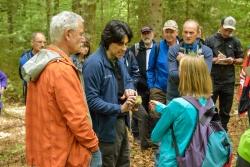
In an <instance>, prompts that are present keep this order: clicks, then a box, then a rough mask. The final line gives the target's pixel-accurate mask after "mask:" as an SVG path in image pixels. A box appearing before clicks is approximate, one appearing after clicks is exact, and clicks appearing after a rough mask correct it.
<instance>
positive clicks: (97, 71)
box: [83, 46, 134, 143]
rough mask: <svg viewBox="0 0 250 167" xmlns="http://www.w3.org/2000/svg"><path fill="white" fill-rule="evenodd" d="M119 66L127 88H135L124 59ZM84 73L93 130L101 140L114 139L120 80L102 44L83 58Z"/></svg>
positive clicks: (118, 112)
mask: <svg viewBox="0 0 250 167" xmlns="http://www.w3.org/2000/svg"><path fill="white" fill-rule="evenodd" d="M118 67H119V68H120V71H121V76H122V77H123V81H124V89H134V85H133V80H132V79H131V78H130V76H129V74H128V71H127V68H126V66H125V64H124V60H118ZM83 74H84V82H85V91H86V97H87V101H88V106H89V109H90V113H91V117H92V121H93V127H94V130H95V132H96V134H97V136H98V138H99V140H100V141H101V142H111V143H112V142H115V135H116V134H115V124H116V120H117V116H118V115H119V114H120V113H121V105H120V104H119V102H118V98H119V97H118V85H117V80H116V78H115V75H114V71H113V68H112V66H111V63H110V61H109V60H108V58H107V55H106V50H105V48H104V47H103V46H100V48H99V49H98V50H97V51H96V52H95V53H93V54H92V55H91V56H90V57H89V58H88V59H87V60H86V61H85V62H84V65H83ZM127 121H128V120H127ZM127 124H128V122H127Z"/></svg>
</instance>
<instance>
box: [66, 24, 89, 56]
mask: <svg viewBox="0 0 250 167" xmlns="http://www.w3.org/2000/svg"><path fill="white" fill-rule="evenodd" d="M84 41H85V37H84V26H83V24H82V22H80V21H79V22H78V26H77V28H76V29H75V30H68V34H67V42H68V46H69V52H70V54H75V53H77V52H79V51H80V50H81V47H82V45H83V43H84Z"/></svg>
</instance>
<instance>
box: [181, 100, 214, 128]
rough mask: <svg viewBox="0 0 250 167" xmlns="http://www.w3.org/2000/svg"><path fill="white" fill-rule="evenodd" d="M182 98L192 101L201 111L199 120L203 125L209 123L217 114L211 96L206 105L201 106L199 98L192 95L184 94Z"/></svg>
mask: <svg viewBox="0 0 250 167" xmlns="http://www.w3.org/2000/svg"><path fill="white" fill-rule="evenodd" d="M182 98H183V99H185V100H186V101H188V102H189V103H191V104H192V105H193V106H194V107H195V108H196V109H197V110H198V111H199V112H198V114H199V121H200V123H201V124H203V125H205V124H207V123H209V122H210V121H211V120H212V118H213V116H214V115H215V114H216V113H215V112H214V103H213V100H212V99H211V98H209V99H208V100H207V103H206V105H205V106H201V105H200V103H199V102H198V100H197V99H195V98H194V97H192V96H183V97H182Z"/></svg>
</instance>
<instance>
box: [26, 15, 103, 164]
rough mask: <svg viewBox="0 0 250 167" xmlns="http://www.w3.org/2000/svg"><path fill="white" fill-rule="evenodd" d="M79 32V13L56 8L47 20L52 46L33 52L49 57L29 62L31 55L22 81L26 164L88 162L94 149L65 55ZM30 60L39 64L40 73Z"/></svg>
mask: <svg viewBox="0 0 250 167" xmlns="http://www.w3.org/2000/svg"><path fill="white" fill-rule="evenodd" d="M83 34H84V26H83V19H82V17H81V16H79V15H77V14H75V13H73V12H61V13H59V14H58V15H56V16H54V17H53V18H52V21H51V25H50V37H51V41H52V45H50V46H48V48H47V49H42V50H41V51H40V52H39V53H38V54H37V57H39V56H43V62H44V60H45V59H47V58H49V57H54V59H52V60H49V61H48V63H44V64H43V63H42V62H36V61H34V60H39V58H36V57H35V56H34V57H35V58H32V59H33V61H34V62H35V63H34V64H33V65H32V69H34V71H33V72H32V71H31V75H30V76H31V78H30V80H31V81H30V82H29V83H28V94H27V103H26V117H25V118H26V160H27V164H28V165H30V166H39V167H64V166H68V167H73V166H74V167H89V166H90V162H91V154H92V155H96V153H98V152H99V147H98V139H97V136H96V135H95V132H94V131H93V130H92V127H91V124H90V120H88V118H87V113H88V112H89V110H88V106H87V103H86V101H85V100H84V99H85V98H84V96H85V94H84V91H83V90H82V89H83V88H82V86H81V83H80V80H79V77H78V75H77V69H76V67H75V66H74V65H73V64H72V62H71V60H70V58H69V55H72V54H75V53H77V52H78V51H79V50H80V47H81V43H82V41H83V39H84V38H83ZM32 59H30V61H32ZM40 60H42V59H40ZM36 63H37V64H39V65H38V66H40V65H41V64H43V65H44V68H43V70H40V71H41V72H38V71H39V70H38V68H36ZM27 64H29V63H27ZM26 66H27V65H26ZM24 78H25V77H24ZM99 153H100V152H99ZM94 157H95V156H94ZM100 157H101V155H100ZM99 159H100V160H101V158H99ZM100 165H101V164H99V166H100Z"/></svg>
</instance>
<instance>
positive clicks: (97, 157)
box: [90, 150, 102, 167]
mask: <svg viewBox="0 0 250 167" xmlns="http://www.w3.org/2000/svg"><path fill="white" fill-rule="evenodd" d="M101 166H102V154H101V151H100V150H98V151H96V152H94V153H92V159H91V162H90V167H101Z"/></svg>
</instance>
